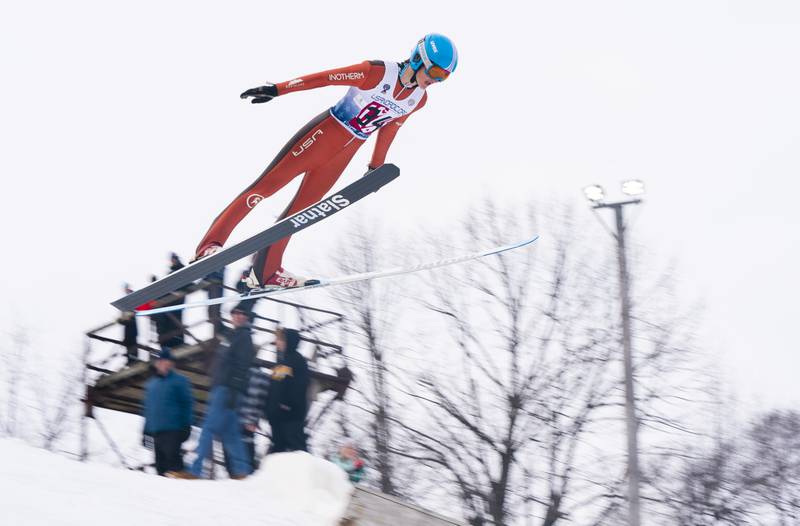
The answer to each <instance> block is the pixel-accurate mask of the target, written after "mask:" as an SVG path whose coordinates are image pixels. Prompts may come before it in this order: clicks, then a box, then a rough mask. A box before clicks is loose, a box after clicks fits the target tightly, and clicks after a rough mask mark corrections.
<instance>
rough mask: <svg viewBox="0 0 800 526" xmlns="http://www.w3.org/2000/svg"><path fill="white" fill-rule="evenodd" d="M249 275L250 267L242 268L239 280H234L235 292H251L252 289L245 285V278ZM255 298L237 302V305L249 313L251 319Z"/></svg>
mask: <svg viewBox="0 0 800 526" xmlns="http://www.w3.org/2000/svg"><path fill="white" fill-rule="evenodd" d="M249 277H250V269H247V270H243V271H242V275H241V277H240V278H239V281H237V282H236V292H238V293H239V294H247V293H249V292H252V290H253V289H251V288H250V287H248V286H247V279H248V278H249ZM256 301H257V299H254V300H242V301H240V302H239V306H240V307H242V308H243V309H245V310H246V311H247V312H248V313H249V314H250V320H252V319H253V307H254V306H255V304H256Z"/></svg>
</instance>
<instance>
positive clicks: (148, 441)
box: [142, 434, 155, 451]
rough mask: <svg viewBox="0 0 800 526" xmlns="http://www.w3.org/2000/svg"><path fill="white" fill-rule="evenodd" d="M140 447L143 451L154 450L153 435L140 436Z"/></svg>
mask: <svg viewBox="0 0 800 526" xmlns="http://www.w3.org/2000/svg"><path fill="white" fill-rule="evenodd" d="M142 446H144V448H145V449H149V450H150V451H152V450H153V449H154V448H155V444H154V442H153V435H146V434H145V435H142Z"/></svg>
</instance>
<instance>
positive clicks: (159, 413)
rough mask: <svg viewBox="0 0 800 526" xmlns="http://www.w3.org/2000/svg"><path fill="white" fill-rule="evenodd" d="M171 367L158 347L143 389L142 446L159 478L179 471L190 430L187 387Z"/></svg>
mask: <svg viewBox="0 0 800 526" xmlns="http://www.w3.org/2000/svg"><path fill="white" fill-rule="evenodd" d="M174 367H175V359H174V357H173V355H172V351H171V350H170V348H169V347H162V349H161V353H160V354H159V355H158V359H157V360H156V362H155V370H156V373H155V374H154V375H153V376H152V378H150V379H149V380H148V381H147V384H146V385H145V395H144V440H143V442H144V443H148V442H152V444H153V449H154V450H155V455H156V471H157V472H158V474H159V475H164V474H165V473H167V472H168V471H183V469H184V466H183V455H182V454H181V445H182V444H183V443H184V442H185V441H186V439H187V438H189V435H190V433H191V430H192V427H191V425H192V403H193V401H192V390H191V385H190V383H189V379H188V378H186V377H185V376H183V375H182V374H178V373H176V372H175V371H174ZM148 439H150V440H148Z"/></svg>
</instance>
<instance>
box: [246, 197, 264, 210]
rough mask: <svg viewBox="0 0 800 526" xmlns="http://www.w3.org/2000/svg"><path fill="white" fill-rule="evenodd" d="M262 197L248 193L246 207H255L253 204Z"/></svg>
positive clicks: (258, 201)
mask: <svg viewBox="0 0 800 526" xmlns="http://www.w3.org/2000/svg"><path fill="white" fill-rule="evenodd" d="M263 199H264V196H263V195H258V194H250V195H248V196H247V208H255V206H256V205H257V204H258V203H260V202H261V201H262V200H263Z"/></svg>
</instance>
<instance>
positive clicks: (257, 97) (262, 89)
mask: <svg viewBox="0 0 800 526" xmlns="http://www.w3.org/2000/svg"><path fill="white" fill-rule="evenodd" d="M277 96H278V88H277V87H276V86H275V84H266V85H264V86H259V87H257V88H250V89H249V90H247V91H245V92H244V93H242V94H241V95H239V97H241V98H243V99H246V98H248V97H253V100H251V101H250V102H252V103H253V104H260V103H262V102H269V101H271V100H272V99H274V98H275V97H277Z"/></svg>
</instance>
